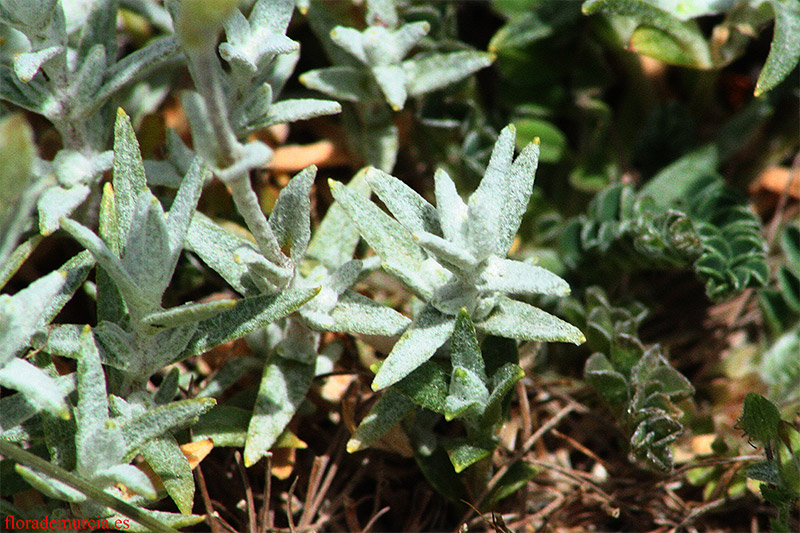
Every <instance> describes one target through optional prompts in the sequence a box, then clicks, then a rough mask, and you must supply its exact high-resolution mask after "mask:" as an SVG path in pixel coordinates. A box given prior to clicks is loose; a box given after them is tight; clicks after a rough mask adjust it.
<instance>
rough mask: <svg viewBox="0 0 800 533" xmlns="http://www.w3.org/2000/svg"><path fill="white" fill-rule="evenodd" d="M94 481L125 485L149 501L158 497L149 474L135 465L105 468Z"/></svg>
mask: <svg viewBox="0 0 800 533" xmlns="http://www.w3.org/2000/svg"><path fill="white" fill-rule="evenodd" d="M94 481H95V482H96V483H100V484H106V485H111V484H112V483H118V484H121V485H124V486H125V487H127V488H128V489H130V490H131V491H133V492H135V493H136V494H140V495H142V496H144V497H145V498H147V499H148V500H155V499H156V498H157V497H158V493H157V491H156V488H155V487H154V486H153V482H152V481H150V478H149V477H147V474H145V473H144V472H142V471H141V470H140V469H138V468H136V467H135V466H133V465H126V464H118V465H114V466H110V467H108V468H104V469H103V470H100V471H98V472H97V474H96V475H95V478H94Z"/></svg>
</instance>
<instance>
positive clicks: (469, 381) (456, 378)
mask: <svg viewBox="0 0 800 533" xmlns="http://www.w3.org/2000/svg"><path fill="white" fill-rule="evenodd" d="M450 360H451V362H452V365H453V371H452V374H451V377H450V389H449V393H448V395H447V399H446V400H445V413H444V416H445V419H446V420H448V421H449V420H453V419H454V418H464V417H466V418H467V419H468V420H470V419H471V420H470V421H477V420H476V419H477V417H478V416H480V415H481V414H483V411H484V409H485V408H486V404H487V401H488V399H489V389H488V381H489V380H488V378H487V377H486V371H485V368H484V363H483V358H482V357H481V351H480V346H479V345H478V339H477V337H476V336H475V327H474V326H473V325H472V320H471V319H470V317H469V313H468V312H467V310H466V309H463V308H462V309H461V310H460V311H459V313H458V316H457V317H456V321H455V328H454V329H453V334H452V337H451V339H450Z"/></svg>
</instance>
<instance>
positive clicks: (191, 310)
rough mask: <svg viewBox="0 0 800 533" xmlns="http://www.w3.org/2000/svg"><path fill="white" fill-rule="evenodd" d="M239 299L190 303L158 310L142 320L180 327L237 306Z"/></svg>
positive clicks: (148, 322) (146, 322)
mask: <svg viewBox="0 0 800 533" xmlns="http://www.w3.org/2000/svg"><path fill="white" fill-rule="evenodd" d="M236 301H237V300H231V299H227V298H226V299H224V300H213V301H210V302H203V303H188V304H184V305H180V306H178V307H171V308H169V309H167V310H166V311H158V312H155V313H151V314H149V315H147V316H145V317H144V318H143V319H142V322H144V323H145V324H147V325H149V326H157V327H170V328H174V327H179V326H185V325H188V324H192V323H195V322H201V321H203V320H206V319H208V318H211V317H212V316H214V315H216V314H217V313H220V312H222V311H226V310H228V309H232V308H234V307H236Z"/></svg>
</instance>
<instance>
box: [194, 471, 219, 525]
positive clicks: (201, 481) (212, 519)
mask: <svg viewBox="0 0 800 533" xmlns="http://www.w3.org/2000/svg"><path fill="white" fill-rule="evenodd" d="M194 471H195V476H196V477H197V485H198V486H199V487H200V495H201V497H202V498H203V506H204V507H205V509H206V516H207V517H208V525H209V526H211V532H212V533H222V531H221V530H220V525H219V522H218V520H217V519H218V517H217V512H216V511H215V510H214V506H213V505H212V503H211V496H209V494H208V486H207V485H206V478H205V477H204V476H203V469H202V468H200V465H197V467H196V468H195V469H194Z"/></svg>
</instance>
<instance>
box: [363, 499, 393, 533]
mask: <svg viewBox="0 0 800 533" xmlns="http://www.w3.org/2000/svg"><path fill="white" fill-rule="evenodd" d="M389 509H391V507H389V506H388V505H387V506H386V507H384V508H383V509H381V510H380V511H378V512H377V513H375V514H373V515H372V518H370V519H369V522H367V524H366V525H365V526H364V529H362V530H361V533H367V532H368V531H369V530H370V529H371V528H372V526H374V525H375V522H377V521H378V519H379V518H380V517H382V516H383V515H385V514H386V513H388V512H389Z"/></svg>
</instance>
